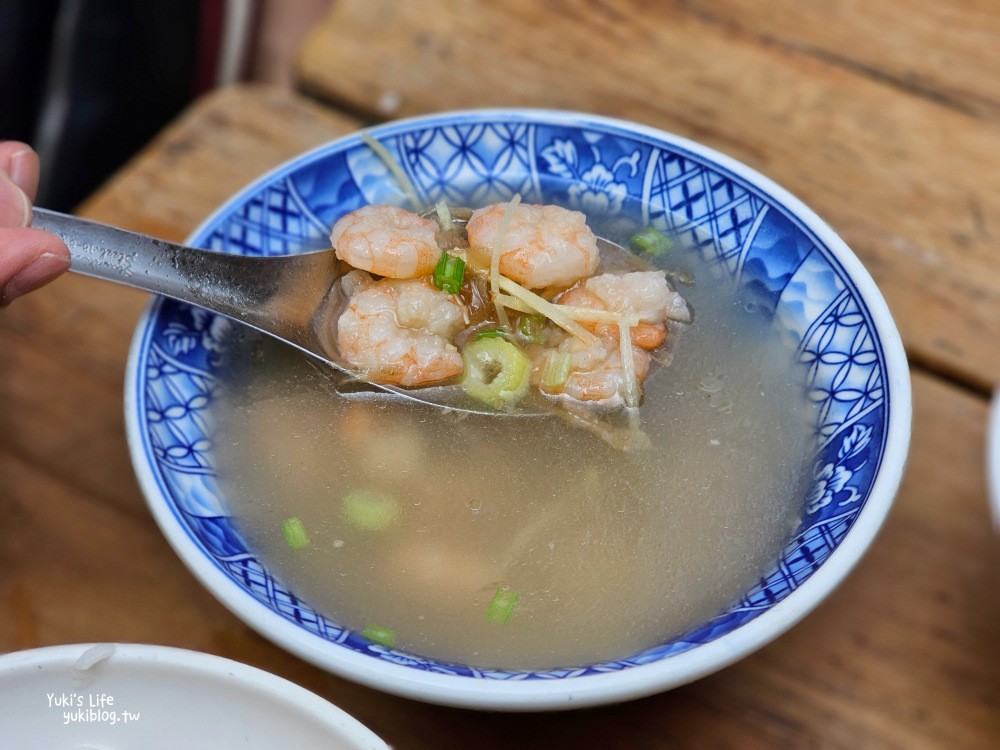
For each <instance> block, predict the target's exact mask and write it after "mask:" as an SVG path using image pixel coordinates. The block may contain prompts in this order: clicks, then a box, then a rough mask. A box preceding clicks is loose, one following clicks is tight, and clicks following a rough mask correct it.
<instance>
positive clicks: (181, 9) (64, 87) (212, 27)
mask: <svg viewBox="0 0 1000 750" xmlns="http://www.w3.org/2000/svg"><path fill="white" fill-rule="evenodd" d="M330 3H331V0H171V2H147V1H146V0H2V1H0V138H3V139H17V140H22V141H26V142H28V143H30V144H32V145H33V146H34V147H35V149H36V150H37V151H38V152H39V155H40V156H41V161H42V168H43V173H42V179H41V185H40V187H39V195H38V203H39V205H43V206H46V207H48V208H54V209H58V210H63V211H69V210H72V208H73V207H74V206H75V205H76V204H77V203H79V202H80V201H82V200H83V199H84V198H85V197H86V196H88V195H89V194H90V193H92V192H93V191H94V189H95V188H96V187H97V186H98V185H100V183H101V182H102V181H103V180H104V179H105V178H107V177H108V176H109V175H110V174H111V173H112V172H114V171H115V170H116V169H117V168H118V167H119V166H121V164H122V163H124V162H125V161H126V160H127V159H128V158H129V157H130V156H131V155H132V154H134V153H135V152H136V151H138V150H139V149H140V148H141V147H142V146H143V145H144V144H146V143H147V142H148V141H149V139H150V138H152V137H153V136H154V135H155V134H156V133H157V132H158V131H159V130H160V129H161V128H162V127H163V126H164V125H165V124H166V123H167V122H169V121H170V120H171V119H172V118H173V117H174V116H175V115H176V114H177V113H178V112H180V110H182V109H183V108H184V107H185V106H186V105H187V104H188V103H190V102H191V101H192V100H193V99H194V98H195V97H197V96H198V95H199V94H202V93H204V92H206V91H208V90H210V89H212V88H215V87H217V86H221V85H225V84H228V83H233V82H236V81H240V80H255V81H266V82H269V83H275V84H279V85H285V86H290V85H291V66H292V60H293V56H294V51H295V49H296V48H297V46H298V45H299V44H300V43H301V40H302V37H303V35H304V34H305V33H306V30H307V29H308V28H309V27H310V26H311V25H312V24H314V23H315V22H316V20H317V19H318V18H319V17H320V16H321V15H322V14H323V12H324V11H325V10H326V8H327V7H328V6H329V5H330Z"/></svg>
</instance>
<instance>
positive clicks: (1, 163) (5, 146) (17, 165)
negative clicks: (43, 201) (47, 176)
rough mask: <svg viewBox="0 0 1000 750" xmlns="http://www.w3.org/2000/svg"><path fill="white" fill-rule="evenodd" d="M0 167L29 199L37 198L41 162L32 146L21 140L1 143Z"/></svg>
mask: <svg viewBox="0 0 1000 750" xmlns="http://www.w3.org/2000/svg"><path fill="white" fill-rule="evenodd" d="M0 169H2V170H3V171H4V172H6V173H7V174H8V175H9V176H10V179H11V180H12V181H13V182H14V184H15V185H17V186H18V187H19V188H21V190H23V191H24V193H25V195H27V196H28V200H30V201H34V200H35V196H36V195H37V194H38V177H39V172H40V164H39V161H38V154H36V153H35V150H34V149H33V148H31V146H29V145H28V144H27V143H23V142H21V141H3V142H2V143H0Z"/></svg>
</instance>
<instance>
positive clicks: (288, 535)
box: [281, 516, 309, 550]
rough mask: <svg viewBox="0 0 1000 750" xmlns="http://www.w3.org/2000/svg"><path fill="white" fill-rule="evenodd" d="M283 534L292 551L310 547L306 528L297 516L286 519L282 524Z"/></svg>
mask: <svg viewBox="0 0 1000 750" xmlns="http://www.w3.org/2000/svg"><path fill="white" fill-rule="evenodd" d="M281 533H282V534H284V536H285V541H286V542H288V546H289V547H291V548H292V549H295V550H299V549H302V548H303V547H308V546H309V537H308V535H307V534H306V527H305V526H303V525H302V521H300V520H299V519H298V518H296V517H295V516H292V517H290V518H286V519H285V520H284V521H282V522H281Z"/></svg>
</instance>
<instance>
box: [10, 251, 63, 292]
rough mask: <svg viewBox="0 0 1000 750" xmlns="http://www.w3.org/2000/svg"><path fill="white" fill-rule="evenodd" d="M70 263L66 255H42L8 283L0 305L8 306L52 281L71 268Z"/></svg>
mask: <svg viewBox="0 0 1000 750" xmlns="http://www.w3.org/2000/svg"><path fill="white" fill-rule="evenodd" d="M69 263H70V262H69V258H67V257H66V256H64V255H56V254H54V253H42V254H41V255H39V256H38V257H37V258H35V259H34V260H33V261H31V263H29V264H28V265H26V266H25V267H24V268H22V269H21V270H20V271H18V272H17V273H16V274H15V275H14V277H13V278H12V279H11V280H10V281H8V282H7V286H5V287H4V288H3V289H2V290H0V305H6V304H8V303H9V302H10V301H11V300H14V299H17V298H18V297H20V296H22V295H25V294H27V293H28V292H32V291H34V290H35V289H38V287H40V286H42V285H44V284H47V283H48V282H50V281H52V279H54V278H55V277H56V276H58V275H59V274H61V273H62V272H63V271H65V270H66V269H68V268H69Z"/></svg>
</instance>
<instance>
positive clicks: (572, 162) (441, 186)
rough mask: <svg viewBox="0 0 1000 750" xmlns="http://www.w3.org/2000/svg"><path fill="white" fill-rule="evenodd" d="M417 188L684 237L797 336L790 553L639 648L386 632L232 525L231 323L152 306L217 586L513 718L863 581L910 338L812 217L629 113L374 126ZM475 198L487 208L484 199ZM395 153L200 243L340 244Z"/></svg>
mask: <svg viewBox="0 0 1000 750" xmlns="http://www.w3.org/2000/svg"><path fill="white" fill-rule="evenodd" d="M370 133H371V134H372V135H373V136H374V137H376V138H377V139H378V140H379V141H381V142H382V143H383V144H384V145H385V146H386V147H387V148H388V149H389V151H390V152H391V154H392V155H393V156H394V157H395V159H396V160H397V161H398V162H399V164H400V165H402V167H403V169H404V170H405V171H406V173H407V175H408V176H409V179H410V180H411V182H412V183H413V185H414V186H415V188H416V190H417V191H418V192H419V194H420V197H421V198H422V199H424V201H425V202H426V203H427V204H428V205H430V204H433V203H435V202H437V201H439V200H442V199H443V200H446V201H447V200H450V201H453V202H454V201H461V202H463V203H466V204H469V203H471V204H473V205H476V204H480V205H481V204H484V203H487V202H491V201H496V200H509V199H510V198H511V197H512V196H513V195H514V194H515V193H520V194H521V195H522V197H523V198H524V199H525V200H526V201H529V202H557V203H561V204H563V205H568V206H570V207H576V208H579V209H581V210H583V211H584V212H587V213H598V214H601V215H604V216H612V217H614V216H621V217H622V218H624V219H628V220H629V221H631V222H633V223H634V224H646V223H650V224H652V225H654V226H657V227H660V228H663V229H668V230H670V231H672V232H674V233H678V234H680V235H681V236H683V237H685V238H686V239H687V240H689V242H688V243H687V244H688V246H689V247H690V248H691V250H690V251H691V252H697V253H702V254H703V255H704V256H705V257H706V258H707V259H708V260H709V261H710V262H711V263H713V264H714V265H716V266H717V268H718V269H719V270H720V271H721V272H723V273H725V274H728V275H730V276H731V277H732V279H733V280H734V281H735V283H736V285H737V286H738V287H739V288H741V289H743V290H746V291H747V292H750V293H752V294H753V297H754V299H755V300H756V301H757V302H758V304H759V306H760V307H761V308H762V309H763V311H764V313H765V314H767V315H770V316H772V317H773V320H774V324H775V325H776V326H778V327H779V328H780V329H781V331H782V332H783V333H784V335H785V336H786V337H788V338H789V339H791V340H792V341H793V342H794V343H795V346H796V347H797V349H796V351H797V355H798V357H799V359H800V361H801V363H802V365H803V368H804V369H805V370H806V371H807V379H808V385H809V390H810V394H811V398H812V399H813V400H814V402H815V405H816V414H817V422H816V425H815V430H816V434H817V436H818V443H819V449H818V452H817V456H816V459H815V475H814V476H815V478H814V481H813V484H812V486H811V488H810V489H809V491H808V493H807V495H806V496H805V497H803V498H802V522H801V525H800V526H799V528H798V530H797V531H796V533H795V536H794V539H793V541H792V542H791V543H789V544H788V546H787V547H786V548H785V549H784V551H783V552H782V554H781V558H780V559H779V560H778V561H777V562H776V563H775V565H774V567H773V568H772V569H771V570H770V572H768V573H767V574H766V575H765V576H764V577H762V578H761V579H760V581H759V582H758V583H757V585H755V586H754V587H753V588H751V589H750V590H748V591H746V592H745V594H744V595H743V597H742V598H741V599H740V600H739V601H738V602H737V603H736V604H734V605H733V606H732V607H731V608H730V609H729V610H728V611H726V612H722V613H720V614H719V615H718V616H717V617H715V618H713V619H712V620H710V621H708V622H705V623H703V624H701V625H700V626H699V627H697V628H695V629H693V630H691V631H690V632H688V633H686V634H684V635H683V636H681V637H679V638H675V639H672V640H670V641H667V642H664V643H662V644H660V645H657V646H655V647H653V648H649V649H647V650H645V651H643V652H641V653H637V654H633V655H631V656H630V657H628V658H625V659H620V660H617V661H611V662H606V663H601V664H589V665H585V666H580V667H577V668H573V669H557V670H545V671H538V672H530V671H519V672H508V671H499V670H480V669H473V668H470V667H467V666H463V665H460V664H452V663H442V662H437V661H433V660H429V659H426V658H422V657H420V656H417V655H413V654H408V653H403V652H400V651H395V650H392V649H389V648H385V647H383V646H380V645H377V644H373V643H371V642H370V641H368V640H366V639H365V638H362V637H361V636H360V634H358V633H355V632H352V631H350V630H347V629H345V628H343V627H341V626H340V625H338V624H337V623H336V622H333V621H331V620H329V619H328V618H326V617H325V616H323V615H322V614H321V613H319V612H317V611H315V610H313V609H312V608H311V607H310V606H309V605H308V604H307V603H306V602H303V601H302V600H300V599H299V598H298V597H297V596H296V595H295V593H294V592H292V591H289V590H288V589H287V588H286V587H285V586H284V585H282V584H281V583H280V582H279V581H278V580H276V579H275V578H274V577H273V576H272V575H271V574H270V573H269V571H268V570H267V569H266V568H265V567H264V566H263V565H262V564H261V562H260V561H259V560H258V559H257V557H256V556H255V554H254V551H253V550H252V549H250V548H248V546H247V545H246V544H245V543H244V540H243V538H242V537H241V536H240V533H239V531H238V530H237V529H236V528H234V526H233V524H232V521H231V518H230V516H229V513H228V512H227V508H226V498H225V497H224V496H223V495H222V494H221V492H220V489H219V486H218V485H217V483H216V480H215V469H214V466H213V451H212V443H211V439H210V435H209V434H208V431H207V428H206V425H207V424H208V423H209V422H210V417H211V411H212V407H213V389H214V384H215V382H216V378H217V374H218V372H219V370H220V368H221V367H222V366H223V365H224V363H225V357H226V353H225V352H224V351H219V347H218V346H217V337H216V332H217V328H218V327H224V326H225V323H224V322H223V321H222V320H221V319H218V318H215V317H214V316H212V315H211V314H208V313H205V312H204V311H201V310H197V309H194V308H191V307H188V306H185V305H182V304H179V303H175V302H172V301H167V300H162V299H157V300H154V301H153V302H152V303H151V304H150V306H149V308H148V310H147V312H146V314H145V316H144V317H143V319H142V320H141V322H140V323H139V326H138V329H137V331H136V336H135V340H134V343H133V347H132V352H131V358H130V363H129V369H128V379H127V387H126V412H127V424H128V433H129V441H130V444H131V449H132V457H133V462H134V464H135V467H136V471H137V473H138V476H139V479H140V482H141V484H142V487H143V490H144V492H145V494H146V497H147V499H148V502H149V505H150V507H151V508H152V510H153V513H154V515H155V517H156V519H157V521H158V522H159V524H160V526H161V527H162V529H163V531H164V533H165V534H166V536H167V538H168V539H169V540H170V542H171V543H172V544H173V546H174V548H175V549H176V550H177V552H178V554H179V555H180V556H181V558H182V559H183V560H184V562H185V563H186V564H187V565H188V566H189V567H190V568H191V570H192V571H194V573H195V574H196V575H197V576H198V577H199V578H200V579H201V581H202V582H203V583H204V584H205V585H206V586H207V587H208V588H209V589H210V590H211V591H212V592H213V593H214V594H215V595H216V596H217V597H218V598H219V599H220V600H221V601H222V602H223V603H224V604H225V605H226V606H227V607H229V608H230V609H231V610H232V611H233V612H234V613H236V614H237V615H238V616H239V617H241V618H242V619H243V620H244V621H245V622H247V623H248V624H249V625H251V626H252V627H254V628H255V629H257V630H258V631H259V632H260V633H262V634H263V635H265V636H266V637H268V638H270V639H271V640H273V641H274V642H276V643H278V644H280V645H281V646H283V647H285V648H286V649H288V650H289V651H291V652H293V653H295V654H297V655H298V656H300V657H302V658H303V659H306V660H308V661H310V662H312V663H314V664H316V665H318V666H320V667H324V668H326V669H328V670H330V671H331V672H334V673H336V674H339V675H341V676H343V677H346V678H349V679H352V680H356V681H357V682H360V683H364V684H366V685H370V686H373V687H376V688H379V689H382V690H386V691H388V692H392V693H397V694H399V695H404V696H408V697H411V698H417V699H420V700H427V701H432V702H437V703H443V704H450V705H456V706H467V707H474V708H488V709H503V710H542V709H554V708H567V707H578V706H587V705H595V704H600V703H608V702H613V701H620V700H625V699H630V698H635V697H639V696H642V695H648V694H650V693H654V692H658V691H662V690H665V689H668V688H671V687H675V686H677V685H681V684H683V683H686V682H689V681H691V680H694V679H697V678H698V677H701V676H703V675H706V674H709V673H710V672H713V671H715V670H718V669H720V668H722V667H724V666H726V665H728V664H730V663H732V662H734V661H736V660H738V659H740V658H742V657H743V656H745V655H747V654H749V653H751V652H752V651H754V650H756V649H758V648H760V647H761V646H763V645H764V644H766V643H768V642H770V641H771V640H772V639H774V638H775V637H777V636H778V635H779V634H781V633H782V632H784V631H785V630H787V629H788V628H790V627H791V626H792V625H793V624H795V623H796V622H797V621H798V620H799V619H801V618H802V617H803V616H805V615H806V614H807V613H808V612H809V611H810V610H812V609H813V608H814V607H816V606H817V604H819V602H820V601H821V600H822V599H823V598H824V597H825V596H826V595H827V594H828V593H829V592H830V591H831V590H832V589H833V588H834V587H835V586H836V585H837V584H838V583H839V582H840V581H841V580H842V579H843V578H844V577H845V576H846V575H847V573H848V571H850V569H851V568H852V567H853V566H854V564H855V563H856V562H857V561H858V559H859V558H860V557H861V555H862V553H863V552H864V551H865V549H866V548H867V547H868V545H869V544H870V543H871V541H872V539H873V537H874V536H875V533H876V532H877V530H878V529H879V527H880V525H881V524H882V521H883V519H884V518H885V516H886V513H887V512H888V510H889V506H890V504H891V502H892V498H893V496H894V494H895V492H896V489H897V487H898V485H899V481H900V476H901V474H902V470H903V465H904V462H905V457H906V451H907V446H908V443H909V433H910V389H909V375H908V370H907V364H906V359H905V355H904V353H903V348H902V345H901V343H900V340H899V335H898V333H897V331H896V328H895V327H894V324H893V322H892V319H891V317H890V315H889V311H888V309H887V308H886V305H885V302H884V301H883V299H882V297H881V295H880V294H879V291H878V289H877V288H876V287H875V284H874V283H873V281H872V279H871V277H870V276H869V275H868V273H867V272H866V271H865V269H864V268H863V267H862V265H861V264H860V263H859V261H858V259H857V258H856V257H855V256H854V255H853V253H852V252H851V251H850V250H849V249H848V248H847V246H846V245H845V244H844V243H843V242H842V241H841V240H840V239H839V238H838V237H837V235H836V234H835V233H834V232H833V231H832V230H831V229H830V228H829V227H828V226H827V225H826V224H824V223H823V222H822V221H821V220H820V219H819V218H818V217H817V216H816V215H815V214H814V213H813V212H812V211H810V210H809V209H808V208H806V206H804V205H803V204H802V203H801V202H800V201H798V200H797V199H795V198H794V197H792V196H791V195H789V194H788V193H787V192H786V191H785V190H783V189H782V188H780V187H778V186H777V185H775V184H774V183H772V182H771V181H770V180H768V179H766V178H764V177H762V176H761V175H760V174H757V173H756V172H754V171H753V170H751V169H749V168H747V167H745V166H743V165H742V164H739V163H737V162H736V161H734V160H733V159H730V158H728V157H726V156H723V155H721V154H719V153H716V152H715V151H712V150H711V149H708V148H705V147H704V146H700V145H698V144H696V143H693V142H691V141H688V140H685V139H682V138H678V137H676V136H672V135H669V134H667V133H664V132H661V131H658V130H654V129H651V128H647V127H642V126H639V125H634V124H631V123H626V122H621V121H617V120H612V119H606V118H601V117H594V116H590V115H582V114H572V113H560V112H548V111H523V110H512V111H506V110H504V111H472V112H456V113H448V114H442V115H435V116H430V117H423V118H417V119H410V120H405V121H400V122H395V123H390V124H387V125H383V126H380V127H378V128H374V129H372V130H371V131H370ZM470 195H471V200H470ZM400 198H401V195H400V189H399V187H398V185H397V183H396V182H395V181H394V180H393V179H392V177H391V176H390V174H389V172H388V171H387V170H386V168H385V166H384V165H383V164H382V162H380V161H379V160H378V159H377V158H376V157H375V156H374V155H373V154H372V152H371V151H370V150H369V148H368V147H366V146H365V145H364V144H363V143H362V141H361V139H360V137H359V136H358V135H353V136H350V137H347V138H343V139H341V140H338V141H335V142H333V143H330V144H328V145H325V146H322V147H320V148H318V149H316V150H314V151H311V152H310V153H307V154H305V155H303V156H300V157H298V158H296V159H294V160H292V161H290V162H288V163H287V164H285V165H283V166H281V167H279V168H277V169H275V170H274V171H272V172H271V173H270V174H267V175H265V176H264V177H262V178H260V179H259V180H257V181H256V182H254V183H253V184H252V185H250V186H249V187H247V188H246V189H245V190H243V191H241V192H240V193H239V194H238V195H236V196H235V197H234V198H232V199H231V200H230V201H229V202H228V203H226V204H225V205H224V206H222V208H220V209H219V210H218V211H217V212H216V213H215V214H214V215H213V216H212V217H211V218H210V219H209V220H208V221H206V222H205V224H203V225H202V227H201V228H200V229H198V230H197V231H196V232H195V234H194V235H193V236H192V237H191V238H190V244H192V245H196V246H201V247H205V248H209V249H212V250H217V251H219V252H227V253H243V254H250V255H280V254H285V253H297V252H302V251H306V250H312V249H318V248H322V247H326V246H327V245H328V240H327V237H328V233H329V228H330V226H331V224H332V223H333V222H334V221H335V220H336V219H337V218H338V217H340V216H341V215H342V214H344V213H346V212H348V211H351V210H353V209H355V208H357V207H359V206H361V205H364V204H367V203H381V202H399V200H400Z"/></svg>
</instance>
